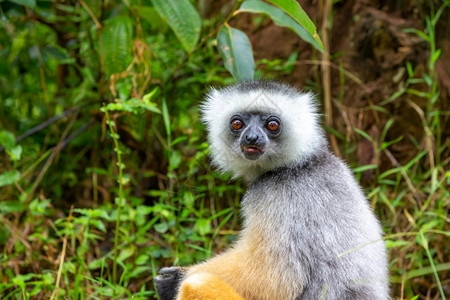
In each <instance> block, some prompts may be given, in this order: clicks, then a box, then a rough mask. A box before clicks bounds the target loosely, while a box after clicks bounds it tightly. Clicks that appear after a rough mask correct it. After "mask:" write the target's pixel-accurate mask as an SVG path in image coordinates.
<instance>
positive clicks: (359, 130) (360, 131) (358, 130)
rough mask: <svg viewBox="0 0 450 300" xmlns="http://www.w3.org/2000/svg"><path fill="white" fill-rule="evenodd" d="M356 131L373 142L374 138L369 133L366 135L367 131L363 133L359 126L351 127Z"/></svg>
mask: <svg viewBox="0 0 450 300" xmlns="http://www.w3.org/2000/svg"><path fill="white" fill-rule="evenodd" d="M353 129H354V130H355V131H356V132H357V133H359V134H360V135H362V136H363V137H365V138H366V139H368V140H369V141H371V142H372V143H373V142H374V140H373V139H372V138H371V137H370V135H368V134H367V133H365V132H364V131H362V130H361V129H359V128H356V127H355V128H353Z"/></svg>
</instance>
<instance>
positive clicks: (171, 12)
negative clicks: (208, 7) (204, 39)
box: [152, 0, 201, 52]
mask: <svg viewBox="0 0 450 300" xmlns="http://www.w3.org/2000/svg"><path fill="white" fill-rule="evenodd" d="M152 3H153V6H154V7H155V8H156V10H157V11H158V13H159V15H160V16H161V17H162V18H163V19H164V20H166V22H167V24H169V26H170V28H172V30H173V32H174V33H175V35H176V36H177V38H178V40H179V41H180V43H181V45H183V48H184V49H185V50H186V51H187V52H191V51H192V50H193V49H194V47H195V45H196V44H197V41H198V39H199V37H200V29H201V19H200V15H199V14H198V12H197V11H196V10H195V8H194V6H193V5H192V4H191V2H190V1H189V0H177V1H167V0H152Z"/></svg>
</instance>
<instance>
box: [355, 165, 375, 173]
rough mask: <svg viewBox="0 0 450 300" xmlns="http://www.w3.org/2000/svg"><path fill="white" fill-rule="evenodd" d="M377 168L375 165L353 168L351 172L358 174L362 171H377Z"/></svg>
mask: <svg viewBox="0 0 450 300" xmlns="http://www.w3.org/2000/svg"><path fill="white" fill-rule="evenodd" d="M377 168H378V166H377V165H365V166H361V167H357V168H354V169H353V172H354V173H360V172H364V171H367V170H372V169H377Z"/></svg>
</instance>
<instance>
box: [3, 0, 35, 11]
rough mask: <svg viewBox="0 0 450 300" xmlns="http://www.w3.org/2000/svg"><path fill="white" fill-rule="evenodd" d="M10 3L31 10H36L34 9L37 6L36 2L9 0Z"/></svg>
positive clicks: (30, 0) (32, 0)
mask: <svg viewBox="0 0 450 300" xmlns="http://www.w3.org/2000/svg"><path fill="white" fill-rule="evenodd" d="M9 2H13V3H16V4H18V5H22V6H26V7H29V8H31V9H34V7H35V6H36V0H9Z"/></svg>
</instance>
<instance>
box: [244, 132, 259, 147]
mask: <svg viewBox="0 0 450 300" xmlns="http://www.w3.org/2000/svg"><path fill="white" fill-rule="evenodd" d="M258 138H259V137H258V135H256V134H249V135H246V136H245V141H246V142H247V144H249V145H256V143H257V142H258Z"/></svg>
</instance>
